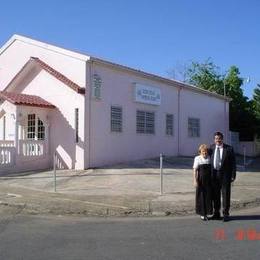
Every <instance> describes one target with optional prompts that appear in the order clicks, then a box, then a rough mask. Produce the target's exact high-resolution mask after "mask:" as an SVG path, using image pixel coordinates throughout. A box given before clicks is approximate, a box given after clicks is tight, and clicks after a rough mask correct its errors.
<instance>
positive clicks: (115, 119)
mask: <svg viewBox="0 0 260 260" xmlns="http://www.w3.org/2000/svg"><path fill="white" fill-rule="evenodd" d="M111 132H122V108H121V107H118V106H111Z"/></svg>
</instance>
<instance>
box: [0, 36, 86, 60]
mask: <svg viewBox="0 0 260 260" xmlns="http://www.w3.org/2000/svg"><path fill="white" fill-rule="evenodd" d="M15 41H21V42H25V43H27V44H31V45H35V46H38V47H41V48H43V49H48V50H51V51H53V52H57V53H61V54H63V55H66V56H70V57H73V58H75V59H79V60H83V61H87V60H89V59H90V56H87V55H84V54H80V53H78V52H74V51H70V50H67V49H63V48H60V47H57V46H54V45H51V44H48V43H44V42H40V41H37V40H34V39H31V38H28V37H25V36H21V35H18V34H14V35H13V36H12V37H11V38H10V39H9V40H8V41H7V42H6V43H5V44H4V45H3V46H2V47H1V48H0V55H1V54H2V53H3V52H4V51H5V50H6V49H8V48H9V46H10V45H12V44H13V43H14V42H15Z"/></svg>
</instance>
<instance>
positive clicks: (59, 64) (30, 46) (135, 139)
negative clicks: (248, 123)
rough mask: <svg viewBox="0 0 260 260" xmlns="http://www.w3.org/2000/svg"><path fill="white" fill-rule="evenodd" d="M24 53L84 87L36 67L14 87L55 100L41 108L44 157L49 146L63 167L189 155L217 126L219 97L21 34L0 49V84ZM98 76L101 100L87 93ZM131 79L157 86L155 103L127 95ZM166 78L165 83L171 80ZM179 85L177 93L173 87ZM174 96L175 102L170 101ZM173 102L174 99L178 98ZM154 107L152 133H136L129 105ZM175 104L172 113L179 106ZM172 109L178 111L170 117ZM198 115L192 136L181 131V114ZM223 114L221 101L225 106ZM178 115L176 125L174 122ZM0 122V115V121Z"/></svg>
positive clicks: (184, 127) (184, 118) (220, 122)
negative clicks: (117, 112) (114, 120)
mask: <svg viewBox="0 0 260 260" xmlns="http://www.w3.org/2000/svg"><path fill="white" fill-rule="evenodd" d="M5 47H6V46H5ZM31 56H35V57H39V58H40V59H42V60H43V61H44V62H45V63H47V64H48V65H50V66H52V67H53V68H55V69H56V70H58V71H60V72H61V73H62V74H64V75H65V76H67V77H68V78H69V79H71V80H72V81H74V82H75V83H77V84H79V85H80V86H82V87H84V86H87V88H86V96H85V97H84V95H81V94H78V93H76V92H75V91H73V90H72V89H70V88H69V87H68V86H66V85H64V83H62V82H60V81H59V80H57V79H56V78H54V77H53V76H52V75H50V74H49V73H47V72H46V71H44V70H37V69H36V70H35V69H32V70H31V71H30V73H29V74H27V75H26V80H21V81H20V82H19V87H18V88H16V91H18V92H21V93H24V94H32V95H38V96H40V97H42V98H43V99H45V100H47V101H49V102H50V103H52V104H53V105H55V106H56V107H57V108H56V109H54V110H50V111H48V114H47V115H46V116H47V117H48V118H46V120H47V121H48V124H49V140H50V147H49V152H50V160H49V161H48V162H47V161H46V162H44V163H47V164H49V166H51V164H52V161H51V160H52V155H53V153H54V151H57V152H58V154H59V156H60V157H61V159H62V160H63V162H64V163H65V165H66V166H67V167H68V168H76V169H83V168H86V167H96V166H102V165H108V164H113V163H117V162H124V161H131V160H135V159H142V158H149V157H155V156H156V157H157V156H159V154H160V153H164V154H166V155H173V156H175V155H178V154H180V155H190V156H193V155H194V154H195V153H196V151H197V148H198V145H199V144H200V143H211V142H212V140H213V133H214V132H215V131H216V130H220V131H223V132H224V101H223V100H222V99H220V98H217V97H213V96H209V95H208V94H203V93H198V92H197V91H194V90H189V89H187V88H185V87H181V90H180V92H179V89H180V87H178V86H177V83H176V86H172V85H170V83H169V84H168V83H167V81H166V80H165V81H164V80H158V79H157V80H156V79H154V78H153V77H149V76H144V74H143V73H138V72H133V71H131V70H128V69H123V68H122V67H120V66H113V65H104V64H103V65H101V64H100V63H97V62H95V61H93V62H87V61H88V59H89V57H88V56H84V55H81V54H77V53H74V52H70V51H67V50H64V49H61V48H58V47H55V46H49V45H47V44H44V43H40V42H35V41H34V40H30V39H28V40H27V42H26V41H23V40H22V39H20V40H16V41H14V42H13V43H12V44H11V45H10V46H9V47H8V48H7V49H5V50H4V51H3V48H2V49H1V50H0V68H1V73H3V74H4V75H5V77H1V78H0V89H3V88H4V87H5V86H6V85H7V84H8V82H10V80H11V79H12V78H13V77H14V76H15V75H16V73H17V72H18V71H19V70H20V69H21V68H22V67H23V66H24V64H25V63H26V62H27V61H28V60H29V58H30V57H31ZM95 73H96V74H98V75H99V76H100V77H101V79H102V87H101V100H96V99H94V98H92V97H91V92H92V88H91V86H92V79H93V75H94V74H95ZM134 83H139V84H143V85H147V86H151V87H156V88H159V89H160V91H161V104H160V105H159V106H156V105H150V104H143V103H138V102H135V101H134ZM171 84H172V83H171ZM178 93H180V95H178ZM178 102H179V103H178ZM178 104H180V106H179V105H178ZM112 105H114V106H120V107H122V109H123V131H122V133H114V132H111V130H110V119H111V118H110V112H111V106H112ZM75 108H79V143H77V144H76V143H75ZM137 110H143V111H149V112H150V111H151V112H154V113H155V134H151V135H150V134H149V135H148V134H137V133H136V111H137ZM179 112H180V114H179ZM166 114H173V116H174V135H173V136H167V135H166V133H165V128H166ZM179 115H180V117H178V116H179ZM189 117H192V118H199V119H200V126H201V127H200V137H198V138H196V137H193V138H190V137H188V118H189ZM227 121H228V109H227ZM178 123H180V124H179V126H178ZM0 124H1V122H0Z"/></svg>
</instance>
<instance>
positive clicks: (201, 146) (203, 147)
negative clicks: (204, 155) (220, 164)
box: [199, 144, 208, 154]
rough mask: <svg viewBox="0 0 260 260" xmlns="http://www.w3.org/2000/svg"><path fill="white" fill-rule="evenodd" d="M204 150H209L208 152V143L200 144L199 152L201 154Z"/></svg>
mask: <svg viewBox="0 0 260 260" xmlns="http://www.w3.org/2000/svg"><path fill="white" fill-rule="evenodd" d="M202 151H207V152H208V146H207V145H206V144H201V145H200V146H199V154H201V152H202Z"/></svg>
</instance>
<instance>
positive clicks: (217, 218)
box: [211, 214, 221, 220]
mask: <svg viewBox="0 0 260 260" xmlns="http://www.w3.org/2000/svg"><path fill="white" fill-rule="evenodd" d="M211 219H212V220H221V217H220V214H214V215H213V216H212V217H211Z"/></svg>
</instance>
